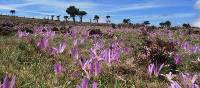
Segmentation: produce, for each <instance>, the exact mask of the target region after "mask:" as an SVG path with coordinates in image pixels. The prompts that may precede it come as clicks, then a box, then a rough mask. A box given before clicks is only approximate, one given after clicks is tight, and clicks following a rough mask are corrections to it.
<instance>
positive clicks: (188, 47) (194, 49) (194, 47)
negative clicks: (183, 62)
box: [181, 42, 200, 53]
mask: <svg viewBox="0 0 200 88" xmlns="http://www.w3.org/2000/svg"><path fill="white" fill-rule="evenodd" d="M181 47H182V48H183V49H184V50H185V51H186V52H189V53H199V52H200V46H199V45H192V44H190V43H188V42H184V43H183V44H182V45H181Z"/></svg>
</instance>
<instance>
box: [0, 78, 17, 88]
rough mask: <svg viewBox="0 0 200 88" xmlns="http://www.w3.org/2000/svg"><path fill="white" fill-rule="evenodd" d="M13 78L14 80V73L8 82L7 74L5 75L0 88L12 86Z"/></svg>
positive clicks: (10, 87)
mask: <svg viewBox="0 0 200 88" xmlns="http://www.w3.org/2000/svg"><path fill="white" fill-rule="evenodd" d="M15 80H16V76H15V75H14V76H13V77H12V80H11V81H10V82H9V80H8V76H7V75H5V77H4V80H3V84H2V85H1V86H0V87H1V88H14V85H15Z"/></svg>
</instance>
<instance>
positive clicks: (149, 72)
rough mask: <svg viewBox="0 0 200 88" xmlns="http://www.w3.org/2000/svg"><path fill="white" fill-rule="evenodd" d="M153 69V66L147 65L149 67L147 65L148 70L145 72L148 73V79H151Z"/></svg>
mask: <svg viewBox="0 0 200 88" xmlns="http://www.w3.org/2000/svg"><path fill="white" fill-rule="evenodd" d="M154 67H155V66H154V64H149V65H148V70H147V72H148V74H149V76H150V77H151V76H152V74H153V70H154Z"/></svg>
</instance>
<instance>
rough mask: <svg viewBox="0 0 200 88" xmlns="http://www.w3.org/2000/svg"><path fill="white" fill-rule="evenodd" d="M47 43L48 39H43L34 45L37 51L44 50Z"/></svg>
mask: <svg viewBox="0 0 200 88" xmlns="http://www.w3.org/2000/svg"><path fill="white" fill-rule="evenodd" d="M48 43H49V41H48V38H44V37H43V38H42V39H40V40H39V41H37V42H36V45H37V47H38V49H40V50H44V49H46V48H47V47H48Z"/></svg>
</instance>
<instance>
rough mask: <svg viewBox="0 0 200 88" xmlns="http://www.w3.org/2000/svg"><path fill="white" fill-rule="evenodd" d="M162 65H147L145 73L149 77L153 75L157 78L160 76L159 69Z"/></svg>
mask: <svg viewBox="0 0 200 88" xmlns="http://www.w3.org/2000/svg"><path fill="white" fill-rule="evenodd" d="M163 66H164V64H161V65H160V67H158V66H157V65H155V64H149V66H148V69H147V72H148V74H149V75H150V77H151V76H152V75H155V76H156V77H158V75H159V74H160V71H161V69H162V68H163Z"/></svg>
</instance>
